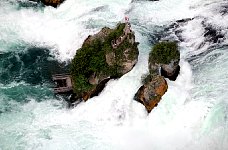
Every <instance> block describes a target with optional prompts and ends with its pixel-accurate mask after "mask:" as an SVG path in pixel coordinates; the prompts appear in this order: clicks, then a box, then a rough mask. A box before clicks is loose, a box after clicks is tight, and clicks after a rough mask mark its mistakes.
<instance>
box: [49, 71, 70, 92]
mask: <svg viewBox="0 0 228 150" xmlns="http://www.w3.org/2000/svg"><path fill="white" fill-rule="evenodd" d="M52 80H53V81H54V82H55V84H56V87H55V88H54V93H55V94H63V93H69V92H71V91H73V84H72V80H71V76H70V75H68V74H55V75H53V76H52Z"/></svg>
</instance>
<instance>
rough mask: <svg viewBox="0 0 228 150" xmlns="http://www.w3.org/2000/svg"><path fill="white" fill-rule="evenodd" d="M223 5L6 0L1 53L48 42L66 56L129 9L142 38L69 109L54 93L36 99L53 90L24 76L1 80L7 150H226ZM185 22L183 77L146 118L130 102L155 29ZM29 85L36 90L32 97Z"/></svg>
mask: <svg viewBox="0 0 228 150" xmlns="http://www.w3.org/2000/svg"><path fill="white" fill-rule="evenodd" d="M222 5H226V6H227V5H228V4H227V2H226V1H222V0H210V1H207V2H204V1H202V0H192V1H188V0H160V1H156V2H149V1H136V2H132V3H131V1H130V0H126V1H121V0H102V1H99V0H87V1H84V0H66V1H65V2H64V3H63V4H62V5H61V6H60V7H59V8H58V9H54V8H52V7H45V8H44V9H38V10H34V9H32V8H20V9H16V8H17V7H16V4H13V5H11V4H9V3H8V1H6V0H4V1H2V2H0V43H1V45H0V52H4V53H5V52H9V51H15V49H14V48H13V47H14V46H15V45H33V46H38V47H48V48H49V49H50V50H51V53H53V55H54V56H56V58H57V59H59V60H60V61H64V60H69V59H71V58H72V57H73V56H74V54H75V53H76V50H77V49H78V48H80V46H81V45H82V43H83V41H84V39H85V38H86V37H87V36H88V35H89V34H94V33H96V32H98V31H99V30H100V29H101V28H102V27H104V26H109V27H114V26H115V25H116V24H117V23H118V22H119V21H123V18H124V16H125V15H126V14H127V15H128V16H129V17H130V22H131V23H132V28H133V30H134V31H135V33H136V40H137V41H138V42H140V44H139V47H138V48H139V52H140V54H139V60H138V63H137V65H136V66H135V67H134V69H133V70H132V71H131V72H129V73H128V74H126V75H124V76H123V77H122V78H120V79H118V80H112V81H110V82H109V83H108V84H107V86H106V88H105V89H104V91H103V92H102V93H101V94H100V95H99V96H97V97H94V98H92V99H90V100H89V101H87V102H86V103H81V104H79V105H78V106H77V107H76V108H74V109H72V110H68V109H65V107H64V102H62V101H57V100H56V99H54V98H53V97H52V96H50V94H46V95H45V94H40V95H38V93H39V92H41V93H45V92H44V91H45V90H46V91H50V89H49V88H45V87H42V86H32V85H31V86H30V85H27V84H24V83H23V82H22V83H14V82H13V83H11V84H10V85H3V84H0V86H1V88H0V105H4V106H5V107H0V108H2V110H0V111H2V113H1V112H0V149H3V150H5V149H55V150H56V149H59V150H61V149H67V150H68V149H69V150H70V149H72V150H73V149H74V150H75V149H76V150H82V149H86V150H97V149H100V150H111V149H113V150H128V149H132V150H141V149H145V150H147V149H153V150H168V149H171V150H172V149H180V150H182V149H190V150H192V149H203V150H217V149H219V150H220V149H221V150H225V149H227V148H228V145H227V141H228V136H227V135H228V129H227V128H228V121H227V114H228V105H227V102H228V101H227V97H228V95H227V93H228V92H227V87H228V86H227V82H228V74H227V69H228V68H227V66H228V60H227V58H228V56H227V47H226V46H224V45H226V44H227V37H228V35H227V16H228V15H227V14H225V15H221V13H220V12H219V9H220V6H222ZM221 9H222V8H221ZM185 18H195V19H193V20H191V21H189V22H186V23H183V24H181V25H180V27H178V28H177V30H180V31H181V33H180V36H181V37H182V38H183V41H182V42H180V44H179V45H180V51H181V61H180V66H181V71H180V75H179V77H178V78H177V80H176V81H175V82H173V81H168V84H169V89H168V91H167V93H166V94H165V95H164V96H163V98H162V101H161V102H160V103H159V105H158V107H157V108H155V109H154V110H153V111H152V112H151V113H150V114H149V115H148V114H147V112H146V111H145V109H144V107H143V106H142V105H141V104H139V103H138V102H136V101H134V100H133V97H134V94H135V93H136V92H137V90H138V88H139V87H140V86H141V77H142V76H143V75H144V74H146V73H147V72H148V69H147V66H148V65H147V61H148V54H149V52H150V50H151V47H152V44H150V42H149V41H150V40H151V39H149V37H150V36H148V35H153V34H156V31H157V29H158V30H161V29H162V28H164V27H167V26H169V25H171V24H172V23H173V22H174V21H176V20H180V19H185ZM202 21H204V22H205V24H209V25H211V26H213V27H214V28H215V29H216V30H219V31H221V33H222V34H223V35H224V39H223V41H221V43H220V44H218V43H212V42H210V41H207V40H206V38H205V37H204V33H205V32H206V31H205V28H204V26H203V25H202ZM202 43H204V44H203V45H202V46H201V47H199V46H200V45H201V44H202ZM216 46H217V48H216ZM17 50H18V49H17ZM23 86H25V87H23ZM21 87H22V88H21ZM15 90H16V92H15V94H14V95H16V94H18V93H21V92H20V91H23V92H24V93H25V94H22V96H24V97H25V99H26V101H28V102H26V103H25V102H23V103H22V102H20V101H19V100H17V98H15V96H10V94H9V93H10V92H14V91H15ZM27 91H29V92H31V93H33V91H36V92H34V93H35V94H28V95H29V96H26V92H27ZM37 91H38V92H37ZM23 92H22V93H23ZM47 93H48V92H47ZM12 94H13V93H12ZM19 96H20V95H19ZM6 102H7V103H6ZM8 106H9V107H8Z"/></svg>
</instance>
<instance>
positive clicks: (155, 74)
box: [135, 42, 180, 113]
mask: <svg viewBox="0 0 228 150" xmlns="http://www.w3.org/2000/svg"><path fill="white" fill-rule="evenodd" d="M179 61H180V53H179V51H178V47H177V44H176V43H175V42H161V43H158V44H156V45H155V46H154V47H153V50H152V51H151V53H150V56H149V75H148V76H147V77H145V78H144V80H143V85H142V86H141V87H140V88H139V90H138V92H137V93H136V94H135V100H137V101H138V102H140V103H142V104H143V105H144V106H145V108H146V110H147V111H148V113H149V112H151V110H152V109H153V108H154V107H156V106H157V105H158V103H159V102H160V100H161V98H162V96H163V95H164V94H165V92H166V91H167V89H168V85H167V82H166V80H165V79H164V78H168V79H170V80H173V81H174V80H176V78H177V76H178V74H179V71H180V66H179Z"/></svg>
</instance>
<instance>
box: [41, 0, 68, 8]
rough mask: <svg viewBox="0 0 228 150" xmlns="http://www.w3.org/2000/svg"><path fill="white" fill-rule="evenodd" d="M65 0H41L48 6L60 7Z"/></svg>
mask: <svg viewBox="0 0 228 150" xmlns="http://www.w3.org/2000/svg"><path fill="white" fill-rule="evenodd" d="M63 1H64V0H41V2H42V3H43V4H44V5H46V6H52V7H55V8H56V7H58V6H59V5H60V4H61V3H62V2H63Z"/></svg>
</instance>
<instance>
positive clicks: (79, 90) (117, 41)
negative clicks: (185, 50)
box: [71, 23, 139, 102]
mask: <svg viewBox="0 0 228 150" xmlns="http://www.w3.org/2000/svg"><path fill="white" fill-rule="evenodd" d="M137 45H138V43H137V42H135V35H134V32H133V31H132V30H131V25H130V24H129V23H120V24H118V25H117V27H116V28H115V29H110V28H107V27H104V28H102V29H101V31H100V32H98V33H97V34H95V35H93V36H91V35H90V36H88V38H87V39H86V40H85V41H84V43H83V45H82V47H81V48H80V49H79V50H77V53H76V55H75V57H74V59H73V60H72V65H71V76H72V80H73V90H74V96H73V97H72V99H71V102H74V101H76V100H78V99H83V100H84V101H86V100H88V99H89V98H91V97H93V96H96V95H98V94H99V93H100V92H101V91H102V90H103V88H104V87H105V85H106V83H107V82H108V81H109V80H110V79H113V78H120V77H121V76H122V75H124V74H126V73H127V72H129V71H130V70H132V68H133V67H134V65H135V64H136V63H137V60H138V54H139V52H138V48H137Z"/></svg>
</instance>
